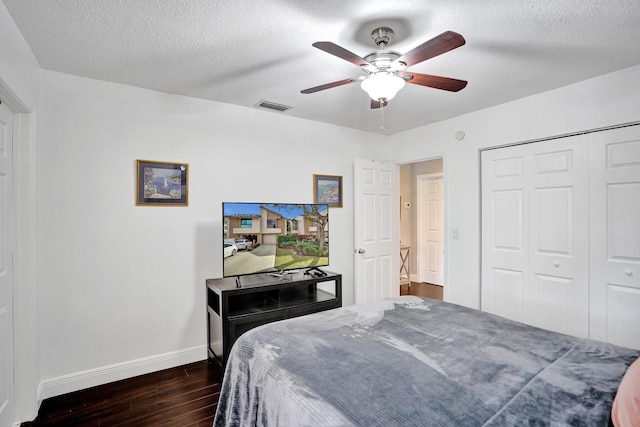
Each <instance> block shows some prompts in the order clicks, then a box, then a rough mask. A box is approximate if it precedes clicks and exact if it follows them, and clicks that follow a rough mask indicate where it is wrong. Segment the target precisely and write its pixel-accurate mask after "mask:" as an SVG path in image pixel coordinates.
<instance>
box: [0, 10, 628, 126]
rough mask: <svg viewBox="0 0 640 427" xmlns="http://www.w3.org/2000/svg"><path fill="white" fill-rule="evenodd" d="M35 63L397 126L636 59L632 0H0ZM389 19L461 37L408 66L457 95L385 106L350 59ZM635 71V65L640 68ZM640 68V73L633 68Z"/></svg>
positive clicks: (419, 94) (332, 118)
mask: <svg viewBox="0 0 640 427" xmlns="http://www.w3.org/2000/svg"><path fill="white" fill-rule="evenodd" d="M2 1H3V2H4V3H5V5H6V6H7V8H8V10H9V12H10V13H11V15H12V17H13V19H14V21H15V22H16V24H17V25H18V27H19V28H20V30H21V31H22V34H23V35H24V37H25V39H26V40H27V42H28V43H29V45H30V46H31V49H32V50H33V53H34V54H35V56H36V58H37V59H38V61H39V63H40V65H41V67H42V68H45V69H48V70H54V71H60V72H63V73H69V74H74V75H78V76H85V77H90V78H94V79H99V80H106V81H111V82H118V83H123V84H127V85H133V86H139V87H143V88H148V89H153V90H158V91H162V92H168V93H174V94H181V95H187V96H193V97H197V98H204V99H211V100H215V101H220V102H225V103H230V104H237V105H242V106H246V107H253V106H254V105H255V104H256V103H258V102H259V101H260V100H268V101H272V102H275V103H279V104H285V105H289V106H292V107H293V109H291V110H289V111H287V112H285V113H275V112H274V113H272V114H286V115H290V116H295V117H300V118H305V119H309V120H317V121H321V122H326V123H333V124H335V125H340V126H346V127H351V128H355V129H361V130H365V131H371V132H383V133H386V134H392V133H396V132H400V131H403V130H407V129H411V128H415V127H417V126H421V125H425V124H429V123H433V122H437V121H440V120H444V119H447V118H451V117H455V116H458V115H460V114H464V113H467V112H470V111H474V110H478V109H481V108H486V107H489V106H492V105H496V104H500V103H503V102H506V101H510V100H513V99H517V98H521V97H524V96H528V95H532V94H535V93H539V92H544V91H547V90H550V89H554V88H557V87H560V86H564V85H567V84H570V83H574V82H577V81H581V80H585V79H588V78H591V77H595V76H598V75H602V74H605V73H608V72H611V71H615V70H619V69H622V68H626V67H629V66H632V65H636V64H640V43H639V41H640V4H639V3H638V0H609V1H605V0H601V1H596V0H562V1H559V0H491V1H483V0H458V1H451V0H446V1H445V0H403V1H397V0H396V1H393V0H387V1H374V0H349V1H344V0H328V1H317V0H251V1H247V0H236V1H223V0H218V1H214V0H189V1H185V0H117V1H116V0H84V1H78V0H2ZM383 25H384V26H388V27H391V28H392V29H393V30H394V32H395V33H396V36H395V37H394V39H393V40H392V42H391V45H390V46H389V48H390V49H393V50H395V51H398V52H401V53H404V52H406V51H408V50H410V49H412V48H413V47H415V46H417V45H418V44H420V43H422V42H424V41H426V40H429V39H431V38H432V37H435V36H436V35H438V34H440V33H442V32H444V31H447V30H451V31H455V32H458V33H460V34H462V35H463V36H464V37H465V39H466V41H467V43H466V45H464V46H462V47H460V48H458V49H455V50H453V51H450V52H448V53H446V54H444V55H441V56H438V57H436V58H433V59H430V60H427V61H425V62H422V63H420V64H417V65H415V66H413V67H411V68H410V70H411V71H415V72H419V73H425V74H435V75H441V76H447V77H454V78H458V79H462V80H468V81H469V84H468V86H467V87H466V88H465V89H463V90H462V91H460V92H457V93H451V92H446V91H441V90H436V89H431V88H426V87H421V86H417V85H407V86H406V87H405V88H404V89H402V91H401V92H400V93H399V94H398V95H397V96H396V98H394V99H393V100H392V101H391V103H390V105H389V107H388V108H385V109H384V122H385V128H386V130H385V131H382V130H380V129H379V127H380V123H381V114H380V110H371V109H370V108H369V99H368V96H367V95H366V93H364V92H363V91H362V90H361V89H360V87H359V84H358V83H353V84H349V85H345V86H340V87H336V88H332V89H329V90H325V91H322V92H317V93H314V94H308V95H303V94H301V93H300V90H302V89H306V88H308V87H312V86H317V85H320V84H323V83H328V82H333V81H336V80H341V79H344V78H350V77H357V76H359V75H362V74H363V73H362V71H361V70H360V69H359V68H358V67H356V66H355V65H353V64H351V63H348V62H346V61H344V60H341V59H339V58H337V57H335V56H332V55H330V54H328V53H326V52H323V51H320V50H318V49H315V48H314V47H312V46H311V44H312V43H313V42H315V41H332V42H334V43H336V44H338V45H340V46H343V47H344V48H346V49H348V50H350V51H352V52H354V53H356V54H358V55H360V56H362V57H364V56H366V55H367V54H369V53H371V52H373V51H375V50H376V47H375V46H374V44H373V42H372V41H371V39H370V36H369V35H370V33H371V31H372V30H373V29H374V28H376V27H379V26H383ZM639 77H640V76H639ZM639 80H640V78H639Z"/></svg>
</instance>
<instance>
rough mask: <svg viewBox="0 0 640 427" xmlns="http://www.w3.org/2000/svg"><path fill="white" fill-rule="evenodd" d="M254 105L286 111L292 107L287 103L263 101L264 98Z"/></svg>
mask: <svg viewBox="0 0 640 427" xmlns="http://www.w3.org/2000/svg"><path fill="white" fill-rule="evenodd" d="M256 107H260V108H266V109H268V110H274V111H280V112H281V113H282V112H283V111H287V110H290V109H292V108H293V107H289V106H288V105H282V104H276V103H275V102H271V101H265V100H264V99H263V100H262V101H260V102H258V103H257V104H256Z"/></svg>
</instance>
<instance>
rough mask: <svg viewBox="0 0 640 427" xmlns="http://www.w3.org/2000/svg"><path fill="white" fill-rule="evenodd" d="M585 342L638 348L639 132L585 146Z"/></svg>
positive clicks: (603, 136)
mask: <svg viewBox="0 0 640 427" xmlns="http://www.w3.org/2000/svg"><path fill="white" fill-rule="evenodd" d="M589 148H590V153H589V155H590V171H591V185H590V199H591V203H590V210H589V216H590V222H591V244H590V252H591V262H590V265H591V283H590V286H591V304H590V312H591V323H590V328H591V337H592V338H595V339H598V340H602V341H608V342H611V343H614V344H618V345H623V346H627V347H634V348H640V328H639V327H638V325H640V126H632V127H627V128H621V129H616V130H612V131H607V132H598V133H594V134H592V135H591V141H590V146H589Z"/></svg>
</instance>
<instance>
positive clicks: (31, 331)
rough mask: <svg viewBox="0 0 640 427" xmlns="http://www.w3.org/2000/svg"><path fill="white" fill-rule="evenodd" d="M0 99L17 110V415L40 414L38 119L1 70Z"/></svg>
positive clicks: (14, 249)
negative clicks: (37, 255)
mask: <svg viewBox="0 0 640 427" xmlns="http://www.w3.org/2000/svg"><path fill="white" fill-rule="evenodd" d="M0 99H2V102H3V103H4V105H6V106H7V107H8V108H9V110H11V112H12V113H13V160H12V169H13V171H12V174H13V185H12V193H13V194H12V198H13V203H12V204H13V206H12V224H11V236H10V238H11V246H12V255H13V291H12V292H13V340H14V348H13V351H14V355H13V356H14V357H13V360H14V362H13V363H14V393H13V398H14V411H13V413H14V419H15V420H16V421H26V420H33V419H34V418H35V417H36V416H37V415H38V407H39V404H40V402H39V401H38V398H36V396H38V378H39V366H38V354H37V325H36V320H37V319H36V313H37V308H36V303H37V300H36V281H35V278H36V261H37V260H36V254H37V245H36V243H37V242H36V223H37V221H36V200H37V199H36V167H35V165H36V146H37V144H36V118H35V114H34V111H35V108H33V105H32V104H31V103H30V102H29V101H27V98H25V97H24V96H21V95H20V94H18V93H16V92H15V91H14V90H13V88H12V86H10V85H9V84H8V83H7V82H6V81H5V80H4V79H3V76H2V75H0Z"/></svg>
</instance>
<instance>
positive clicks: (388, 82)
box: [360, 72, 405, 101]
mask: <svg viewBox="0 0 640 427" xmlns="http://www.w3.org/2000/svg"><path fill="white" fill-rule="evenodd" d="M404 85H405V81H404V79H403V78H402V77H400V76H398V75H395V74H393V73H385V72H379V73H375V74H372V75H370V76H369V77H367V78H366V79H364V80H363V81H362V83H361V84H360V87H361V88H362V90H364V91H365V92H367V93H368V94H369V96H370V97H371V99H373V100H374V101H379V100H381V99H384V100H386V101H389V100H391V99H393V97H394V96H396V94H397V93H398V91H399V90H400V89H402V88H403V87H404Z"/></svg>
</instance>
